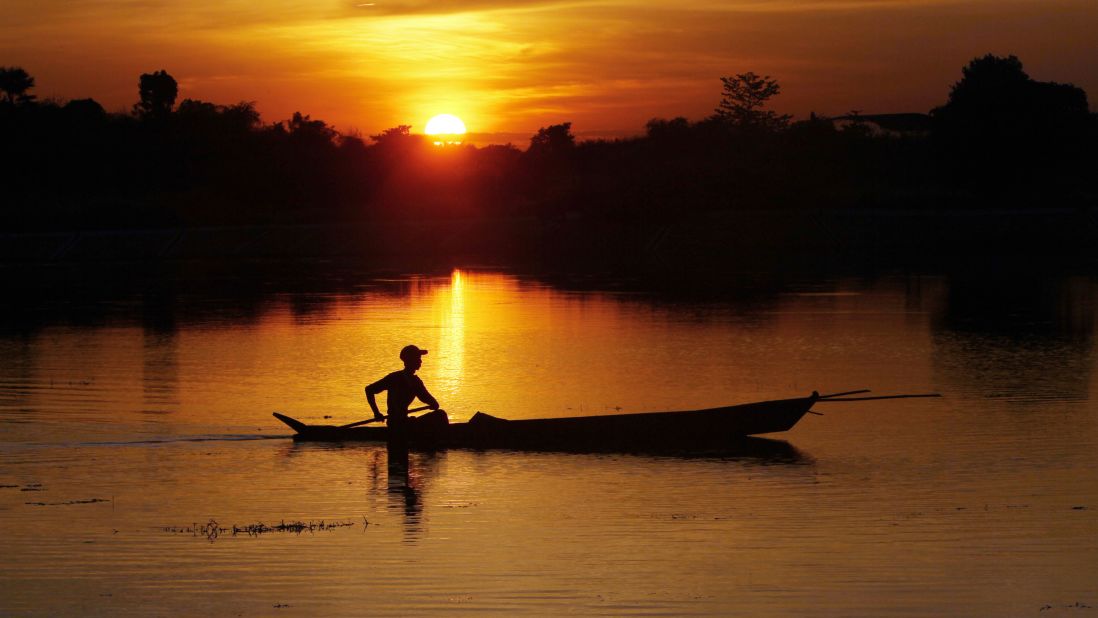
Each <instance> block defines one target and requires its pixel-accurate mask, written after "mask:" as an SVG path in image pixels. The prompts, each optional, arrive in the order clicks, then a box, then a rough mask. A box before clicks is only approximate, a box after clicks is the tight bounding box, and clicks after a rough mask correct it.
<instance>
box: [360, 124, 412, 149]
mask: <svg viewBox="0 0 1098 618" xmlns="http://www.w3.org/2000/svg"><path fill="white" fill-rule="evenodd" d="M411 135H412V125H410V124H402V125H398V126H395V127H391V128H388V129H385V130H384V131H382V132H381V133H378V134H377V135H371V136H370V139H372V140H374V141H375V142H377V143H378V144H386V143H392V142H394V141H398V140H401V139H403V138H406V137H410V136H411Z"/></svg>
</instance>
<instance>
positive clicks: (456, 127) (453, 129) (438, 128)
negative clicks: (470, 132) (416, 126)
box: [424, 114, 465, 135]
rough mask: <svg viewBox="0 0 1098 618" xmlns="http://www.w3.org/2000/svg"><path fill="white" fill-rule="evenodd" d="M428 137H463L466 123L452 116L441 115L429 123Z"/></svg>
mask: <svg viewBox="0 0 1098 618" xmlns="http://www.w3.org/2000/svg"><path fill="white" fill-rule="evenodd" d="M424 133H426V134H427V135H463V134H464V133H465V123H464V122H462V121H461V118H458V117H457V116H454V115H452V114H439V115H438V116H435V117H434V118H431V119H430V120H428V121H427V128H426V129H424Z"/></svg>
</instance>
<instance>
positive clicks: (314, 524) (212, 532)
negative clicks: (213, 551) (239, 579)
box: [163, 517, 369, 541]
mask: <svg viewBox="0 0 1098 618" xmlns="http://www.w3.org/2000/svg"><path fill="white" fill-rule="evenodd" d="M363 520H365V517H363ZM368 524H369V522H367V525H368ZM353 525H355V524H354V522H350V521H324V520H320V521H308V522H304V521H293V522H289V523H287V522H286V520H282V521H281V522H279V523H277V524H274V525H267V524H265V523H263V522H258V523H254V524H248V525H246V526H237V525H236V524H233V525H232V526H228V527H225V526H222V525H221V524H219V523H217V520H214V519H211V520H210V521H208V522H206V523H205V524H197V523H195V524H191V525H190V526H189V527H188V526H166V527H164V528H163V530H164V532H172V533H175V534H191V535H193V536H204V537H206V538H207V539H209V540H211V541H214V540H217V539H218V538H219V537H221V536H222V535H230V536H237V535H243V534H246V535H248V536H259V535H261V534H268V533H272V532H293V533H294V534H301V533H302V532H317V531H318V530H334V529H336V528H346V527H348V526H353Z"/></svg>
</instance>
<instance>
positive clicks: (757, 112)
mask: <svg viewBox="0 0 1098 618" xmlns="http://www.w3.org/2000/svg"><path fill="white" fill-rule="evenodd" d="M721 84H723V92H722V95H721V102H720V104H719V105H718V106H717V109H716V117H717V118H718V119H719V120H722V121H724V122H726V123H728V124H730V125H731V126H733V127H736V128H738V129H741V130H760V129H761V130H766V131H774V130H778V129H784V128H785V127H786V125H788V124H789V120H790V119H791V118H792V116H789V115H779V114H777V113H775V112H773V111H771V110H764V109H762V108H763V107H765V106H766V105H767V103H769V102H770V99H772V98H774V97H776V96H778V94H779V93H781V91H782V89H781V86H780V85H779V84H778V82H777V80H774V79H771V78H770V76H769V75H764V76H762V77H759V76H758V75H756V74H754V73H752V72H750V71H749V72H747V73H740V74H738V75H733V76H732V77H722V78H721Z"/></svg>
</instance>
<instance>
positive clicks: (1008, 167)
mask: <svg viewBox="0 0 1098 618" xmlns="http://www.w3.org/2000/svg"><path fill="white" fill-rule="evenodd" d="M931 115H932V116H933V119H934V134H935V138H936V140H937V142H938V146H939V148H940V149H943V151H944V152H943V154H944V155H946V157H945V158H946V160H948V161H951V162H952V164H953V165H954V166H955V167H956V168H957V169H958V170H959V171H961V172H963V173H969V172H980V175H981V176H986V175H987V174H994V175H997V176H1000V177H1001V180H1002V183H1001V184H1005V183H1007V182H1008V181H1009V182H1015V181H1018V180H1019V178H1017V177H1016V176H1015V175H1014V170H1017V169H1021V168H1026V169H1030V170H1032V169H1036V168H1040V167H1048V166H1050V165H1060V164H1062V163H1064V162H1067V161H1069V160H1073V159H1077V158H1078V157H1079V156H1080V154H1081V150H1082V148H1083V143H1082V140H1084V139H1085V136H1086V135H1087V133H1088V131H1089V130H1090V127H1091V122H1092V121H1091V118H1090V111H1089V107H1088V104H1087V95H1086V93H1085V92H1084V91H1083V90H1082V89H1080V88H1077V87H1075V86H1073V85H1071V84H1057V83H1054V82H1038V81H1035V80H1033V79H1032V78H1030V76H1029V75H1027V74H1026V72H1025V71H1024V70H1023V68H1022V62H1021V61H1020V60H1019V59H1018V58H1017V57H1016V56H1007V57H1006V58H1001V57H998V56H994V55H991V54H988V55H986V56H983V57H981V58H976V59H974V60H972V61H971V62H969V63H968V66H966V67H964V69H963V70H962V78H961V80H960V81H958V82H957V83H955V84H954V85H953V88H952V89H951V91H950V93H949V100H948V101H947V102H946V104H945V105H943V106H941V107H938V108H936V109H934V110H932V112H931Z"/></svg>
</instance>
